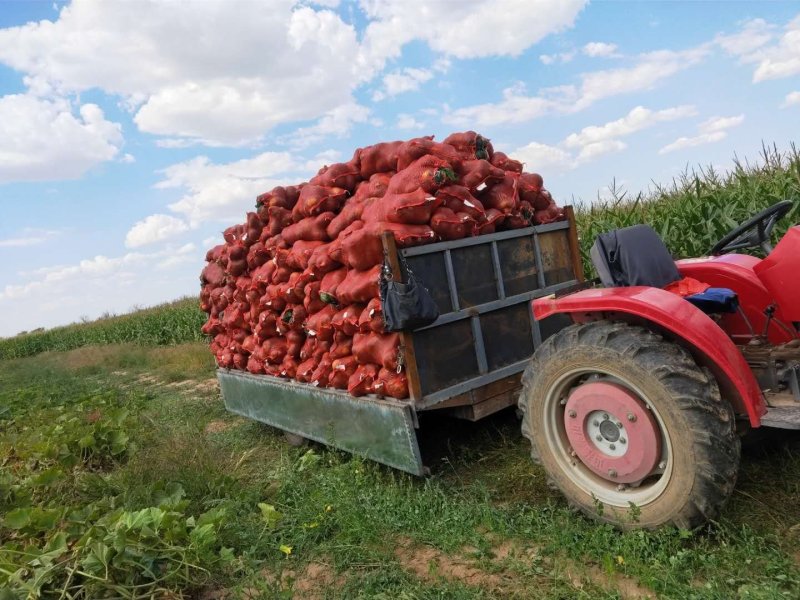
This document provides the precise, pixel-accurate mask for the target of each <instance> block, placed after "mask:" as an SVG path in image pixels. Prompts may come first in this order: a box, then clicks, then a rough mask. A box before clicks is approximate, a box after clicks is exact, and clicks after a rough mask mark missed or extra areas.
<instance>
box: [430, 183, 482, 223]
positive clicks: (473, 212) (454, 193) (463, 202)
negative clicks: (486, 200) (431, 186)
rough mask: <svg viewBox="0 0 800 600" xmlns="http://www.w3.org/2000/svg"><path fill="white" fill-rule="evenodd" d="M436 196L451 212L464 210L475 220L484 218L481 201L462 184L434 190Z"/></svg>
mask: <svg viewBox="0 0 800 600" xmlns="http://www.w3.org/2000/svg"><path fill="white" fill-rule="evenodd" d="M436 197H437V198H439V199H440V200H441V201H442V204H443V205H444V206H446V207H447V208H449V209H450V210H452V211H453V212H465V213H467V214H468V215H470V216H471V217H472V218H474V219H475V220H477V221H482V220H483V219H484V216H485V213H486V209H485V208H484V206H483V203H482V202H481V201H480V200H478V199H477V198H476V197H475V196H473V195H472V192H470V191H469V188H466V187H464V186H463V185H446V186H444V187H443V188H441V189H440V190H439V191H438V192H436Z"/></svg>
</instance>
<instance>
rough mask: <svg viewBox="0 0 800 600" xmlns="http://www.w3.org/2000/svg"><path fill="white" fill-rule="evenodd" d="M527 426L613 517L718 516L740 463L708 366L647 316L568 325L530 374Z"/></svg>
mask: <svg viewBox="0 0 800 600" xmlns="http://www.w3.org/2000/svg"><path fill="white" fill-rule="evenodd" d="M519 408H520V410H521V412H522V413H523V420H522V433H523V435H524V436H525V437H526V438H528V439H529V440H530V441H531V445H532V452H531V454H532V456H533V458H534V460H535V461H536V462H538V463H540V464H541V465H542V466H543V467H544V469H545V470H546V471H547V474H548V476H549V478H550V481H551V483H553V484H554V485H555V487H557V488H558V489H559V490H561V492H562V493H563V494H564V495H565V496H566V497H567V499H568V500H569V502H570V503H571V504H573V505H574V506H576V507H577V508H579V509H580V510H582V511H583V512H584V513H586V514H588V515H589V516H591V517H593V518H595V519H597V520H600V521H604V522H608V523H612V524H614V525H616V526H618V527H621V528H624V529H629V528H636V527H644V528H655V527H659V526H661V525H665V524H673V525H676V526H678V527H682V528H687V529H691V528H694V527H697V526H699V525H701V524H703V523H704V522H705V521H707V520H709V519H714V518H716V517H717V516H718V514H719V512H720V509H721V508H722V506H723V505H724V504H725V502H726V500H727V499H728V497H729V496H730V494H731V493H732V491H733V487H734V485H735V483H736V475H737V472H738V468H739V438H738V436H737V435H736V432H735V422H734V414H733V410H732V409H731V406H730V404H729V403H728V402H726V401H724V400H723V399H722V398H721V397H720V393H719V388H718V387H717V383H716V381H715V379H714V378H713V376H712V375H711V374H710V373H709V372H708V371H707V370H706V369H703V368H701V367H699V366H698V365H697V363H696V362H695V361H694V359H693V358H692V356H691V355H690V354H689V353H688V352H687V351H686V350H684V349H683V348H681V347H680V346H678V345H677V344H674V343H672V342H669V341H665V340H664V339H663V338H661V337H660V336H659V335H656V334H655V333H653V332H651V331H649V330H647V329H644V328H642V327H637V326H632V325H628V324H626V323H620V322H611V321H595V322H590V323H586V324H580V325H572V326H570V327H567V328H565V329H563V330H561V331H560V332H558V333H557V334H555V335H553V336H551V337H550V338H548V339H547V340H546V341H545V342H544V343H543V344H542V345H541V346H540V347H539V348H538V349H537V351H536V353H535V354H534V357H533V359H532V361H531V364H530V365H529V366H528V368H527V370H526V371H525V374H524V376H523V391H522V394H521V395H520V399H519Z"/></svg>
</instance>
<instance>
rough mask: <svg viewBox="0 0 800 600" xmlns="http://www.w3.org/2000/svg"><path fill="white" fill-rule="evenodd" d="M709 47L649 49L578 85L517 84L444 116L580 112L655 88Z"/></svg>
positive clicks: (496, 118)
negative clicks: (494, 98) (535, 90)
mask: <svg viewBox="0 0 800 600" xmlns="http://www.w3.org/2000/svg"><path fill="white" fill-rule="evenodd" d="M708 51H709V49H708V46H707V45H703V46H700V47H697V48H692V49H689V50H682V51H672V50H658V51H655V52H648V53H645V54H641V55H640V56H638V57H637V58H636V60H635V63H634V64H633V66H629V67H620V68H617V69H606V70H601V71H592V72H589V73H583V74H581V76H580V78H581V83H580V85H578V86H575V85H562V86H558V87H554V88H545V89H543V90H540V91H539V94H538V95H529V94H528V93H527V91H526V89H525V86H524V85H522V84H516V85H514V86H512V87H509V88H506V89H504V90H503V99H502V100H501V101H499V102H496V103H492V102H488V103H484V104H479V105H475V106H467V107H464V108H458V109H456V110H452V111H450V112H449V113H447V114H446V115H444V117H443V120H444V121H445V122H446V123H450V124H453V125H459V126H467V125H471V126H472V125H474V126H479V127H491V126H495V125H502V124H508V123H524V122H526V121H530V120H533V119H537V118H540V117H543V116H546V115H550V114H559V113H572V112H577V111H580V110H584V109H586V108H588V107H589V106H591V105H592V104H594V103H595V102H597V101H598V100H602V99H604V98H608V97H611V96H616V95H621V94H628V93H633V92H640V91H643V90H648V89H651V88H652V87H654V86H655V85H656V84H658V83H660V82H661V81H662V80H664V79H667V78H668V77H671V76H672V75H675V74H676V73H678V72H679V71H682V70H683V69H687V68H689V67H690V66H692V65H694V64H697V63H698V62H700V61H701V60H702V59H703V58H704V57H705V56H706V55H707V54H708Z"/></svg>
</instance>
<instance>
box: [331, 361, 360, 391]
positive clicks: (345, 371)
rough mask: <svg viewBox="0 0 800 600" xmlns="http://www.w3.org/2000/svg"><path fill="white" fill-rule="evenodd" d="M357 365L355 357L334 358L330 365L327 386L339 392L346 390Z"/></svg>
mask: <svg viewBox="0 0 800 600" xmlns="http://www.w3.org/2000/svg"><path fill="white" fill-rule="evenodd" d="M357 368H358V363H357V362H356V357H355V356H352V355H351V356H345V357H343V358H336V359H334V361H333V362H332V363H331V376H330V379H328V386H330V387H334V388H338V389H340V390H346V389H347V382H348V380H349V379H350V377H351V376H352V375H353V373H355V372H356V369H357Z"/></svg>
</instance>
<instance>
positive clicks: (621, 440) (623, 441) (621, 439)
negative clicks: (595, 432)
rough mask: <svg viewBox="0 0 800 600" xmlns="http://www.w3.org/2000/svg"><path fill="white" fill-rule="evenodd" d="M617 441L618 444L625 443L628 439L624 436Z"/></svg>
mask: <svg viewBox="0 0 800 600" xmlns="http://www.w3.org/2000/svg"><path fill="white" fill-rule="evenodd" d="M619 443H620V444H626V443H628V440H626V439H625V438H619Z"/></svg>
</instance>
